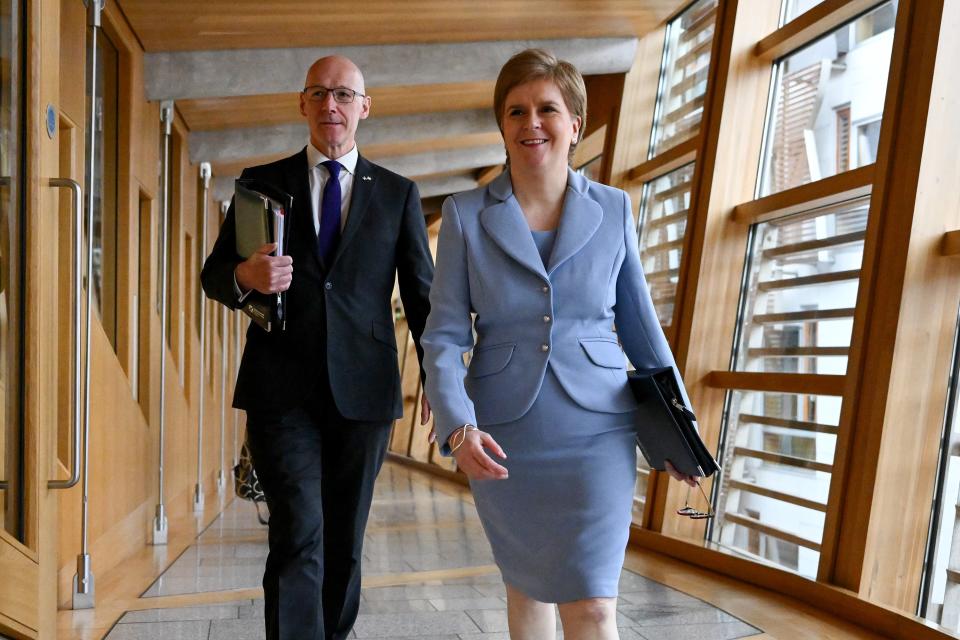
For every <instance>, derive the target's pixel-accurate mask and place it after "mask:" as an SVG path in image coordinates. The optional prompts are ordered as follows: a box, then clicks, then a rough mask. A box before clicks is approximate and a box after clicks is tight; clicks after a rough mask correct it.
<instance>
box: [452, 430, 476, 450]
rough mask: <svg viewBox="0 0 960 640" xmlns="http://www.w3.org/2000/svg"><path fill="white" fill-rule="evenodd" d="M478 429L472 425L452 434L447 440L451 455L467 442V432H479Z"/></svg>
mask: <svg viewBox="0 0 960 640" xmlns="http://www.w3.org/2000/svg"><path fill="white" fill-rule="evenodd" d="M477 430H478V429H477V427H475V426H474V425H472V424H469V423H467V424H465V425H463V426H462V427H460V428H459V429H457V430H456V431H454V432H453V433H452V434H450V437H449V438H448V439H447V443H448V444H449V445H450V453H455V452H456V450H457V449H459V448H460V446H461V445H462V444H463V443H464V442H465V441H466V440H467V431H477Z"/></svg>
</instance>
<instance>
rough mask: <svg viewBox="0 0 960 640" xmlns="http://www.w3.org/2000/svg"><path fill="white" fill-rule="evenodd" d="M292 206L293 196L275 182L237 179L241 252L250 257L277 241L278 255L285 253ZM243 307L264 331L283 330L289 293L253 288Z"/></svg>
mask: <svg viewBox="0 0 960 640" xmlns="http://www.w3.org/2000/svg"><path fill="white" fill-rule="evenodd" d="M292 209H293V197H292V196H290V195H289V194H287V193H285V192H283V191H281V190H278V189H276V188H275V187H273V186H272V185H269V184H267V183H265V182H261V181H259V180H250V179H240V180H237V181H236V184H235V191H234V224H235V228H236V250H237V255H238V256H240V257H241V258H249V257H250V256H251V255H253V253H254V252H255V251H256V250H257V249H259V248H260V247H262V246H263V245H264V244H266V243H268V242H276V243H277V250H276V252H275V253H274V255H278V256H282V255H285V254H286V252H287V240H288V239H289V236H290V233H289V230H290V228H291V224H290V223H291V220H290V211H291V210H292ZM242 310H243V312H244V313H245V314H247V315H248V316H250V318H251V319H252V320H253V321H254V322H255V323H257V325H259V326H260V328H262V329H263V330H264V331H272V330H274V329H277V330H280V331H283V329H284V328H285V327H286V320H287V318H286V292H283V293H278V294H270V295H268V294H263V293H259V292H257V291H253V292H251V293H250V294H249V295H248V296H247V297H246V298H245V299H244V301H243V307H242Z"/></svg>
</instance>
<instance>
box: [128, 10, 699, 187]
mask: <svg viewBox="0 0 960 640" xmlns="http://www.w3.org/2000/svg"><path fill="white" fill-rule="evenodd" d="M688 1H689V0H487V1H486V2H477V1H476V0H351V1H344V0H326V1H321V0H201V1H197V0H117V2H116V3H115V4H114V5H113V7H114V10H119V12H121V13H122V14H123V16H124V17H125V18H126V20H127V21H128V22H129V24H130V26H131V27H132V29H133V31H134V32H135V33H136V35H137V38H138V39H139V40H140V43H141V44H142V46H143V47H144V50H145V51H147V52H161V51H208V50H227V51H228V50H232V49H278V50H296V49H297V48H301V47H320V48H331V47H346V46H350V47H362V46H368V47H377V46H379V45H417V46H418V47H419V46H423V47H430V46H431V45H433V44H450V43H474V42H484V41H517V42H521V43H522V42H526V41H535V40H563V39H585V38H610V37H639V36H642V35H644V34H645V33H647V32H649V31H650V30H651V29H654V28H656V27H657V26H659V25H661V24H663V22H664V20H666V19H667V18H668V17H669V16H671V15H672V14H674V13H676V12H677V11H678V10H679V9H681V8H682V7H683V6H684V5H686V4H687V2H688ZM521 46H522V45H521ZM414 49H415V48H414ZM383 55H387V54H386V53H384V54H383ZM390 55H393V54H390ZM373 59H376V54H374V56H373ZM418 59H419V58H418V55H417V53H416V51H415V50H414V51H413V53H412V55H411V58H410V60H411V61H410V63H409V64H413V65H416V64H417V61H418ZM369 64H370V63H369V62H367V65H369ZM405 68H406V67H405ZM413 68H418V69H423V68H425V67H424V66H423V65H420V66H418V67H413ZM304 71H305V69H304ZM256 72H257V70H251V73H256ZM260 72H262V73H269V71H268V70H260ZM405 82H406V81H405V80H399V79H398V81H397V82H394V83H393V84H392V86H383V85H382V84H381V85H380V86H369V83H368V86H367V90H368V93H369V94H370V95H371V97H372V98H373V105H372V112H371V116H372V117H373V118H380V117H385V116H402V115H412V114H430V113H436V112H443V111H467V110H472V109H489V108H490V107H491V106H492V102H493V80H492V79H486V80H483V81H479V82H454V83H443V84H418V85H416V86H409V85H406V84H402V83H405ZM291 88H292V87H291ZM273 91H275V89H274V90H273ZM176 109H177V112H178V113H179V114H180V115H181V117H182V118H183V121H184V122H185V124H186V126H187V128H188V129H189V130H190V131H193V132H199V131H203V130H231V131H235V133H236V137H237V139H244V140H247V141H250V140H252V138H251V136H252V135H255V134H252V133H251V132H252V131H254V130H255V129H256V128H261V130H262V128H263V127H266V126H274V125H278V126H282V125H288V126H296V125H293V124H292V123H303V118H302V116H301V115H300V112H299V108H298V98H297V94H296V93H293V92H290V93H273V92H271V93H267V92H262V93H259V94H256V95H244V96H239V97H212V98H194V99H180V100H177V102H176ZM361 126H362V125H361ZM304 133H306V128H305V126H304ZM499 142H500V140H499V134H498V133H496V131H495V130H494V131H491V132H486V133H482V132H477V133H470V134H458V135H450V134H448V133H446V132H444V131H442V130H437V131H436V132H435V133H431V134H430V135H427V136H426V137H424V136H422V135H421V136H420V137H419V138H414V137H410V138H409V139H405V140H404V139H401V141H399V142H398V141H396V140H391V141H390V142H389V143H380V144H376V143H373V144H365V145H364V146H363V153H364V155H367V156H368V157H370V158H372V159H377V158H384V159H385V158H388V157H393V158H396V157H397V156H404V155H410V156H415V155H416V154H422V153H425V152H440V153H446V152H454V151H457V152H460V153H463V154H466V155H468V156H469V155H471V154H475V157H477V158H481V157H486V156H483V155H482V154H481V153H480V152H479V150H481V149H483V148H487V149H489V148H490V146H491V145H497V144H499ZM248 146H249V147H250V148H251V155H250V157H248V158H246V159H244V160H242V161H238V160H236V159H233V160H229V161H226V160H223V161H217V160H215V159H213V158H211V159H210V160H211V161H212V162H213V164H214V175H216V176H218V177H220V178H223V179H229V176H232V175H237V174H238V173H239V171H240V170H241V169H242V168H243V167H245V166H252V165H255V164H259V163H261V162H265V161H269V160H273V159H275V158H276V157H278V155H277V154H275V153H272V152H271V154H268V155H265V152H264V151H263V150H259V149H261V147H258V146H257V145H256V144H254V143H250V144H249V145H248ZM255 150H258V151H255ZM478 162H479V160H478ZM437 171H439V172H440V173H437V174H435V175H434V174H431V176H420V177H421V178H422V177H428V178H429V177H442V176H443V175H445V174H444V173H443V168H442V167H441V168H438V169H437ZM457 171H458V172H460V173H462V171H463V169H457Z"/></svg>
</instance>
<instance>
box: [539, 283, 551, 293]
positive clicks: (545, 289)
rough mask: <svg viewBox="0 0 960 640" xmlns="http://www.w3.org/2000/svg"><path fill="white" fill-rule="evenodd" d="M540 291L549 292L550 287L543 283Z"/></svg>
mask: <svg viewBox="0 0 960 640" xmlns="http://www.w3.org/2000/svg"><path fill="white" fill-rule="evenodd" d="M540 291H543V292H544V293H549V292H550V287H548V286H547V285H543V286H542V287H540Z"/></svg>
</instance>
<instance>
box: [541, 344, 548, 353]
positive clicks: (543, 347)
mask: <svg viewBox="0 0 960 640" xmlns="http://www.w3.org/2000/svg"><path fill="white" fill-rule="evenodd" d="M540 351H543V352H544V353H546V352H547V351H550V345H548V344H542V345H540Z"/></svg>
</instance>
